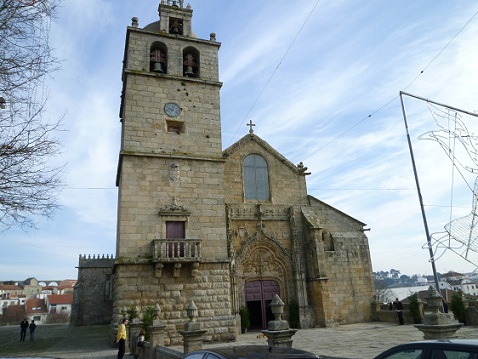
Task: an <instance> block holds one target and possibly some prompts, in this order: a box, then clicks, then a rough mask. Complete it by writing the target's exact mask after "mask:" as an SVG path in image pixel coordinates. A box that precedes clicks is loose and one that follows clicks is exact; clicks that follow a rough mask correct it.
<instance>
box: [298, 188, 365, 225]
mask: <svg viewBox="0 0 478 359" xmlns="http://www.w3.org/2000/svg"><path fill="white" fill-rule="evenodd" d="M307 198H308V199H309V204H310V205H311V206H312V207H311V211H309V212H308V213H304V215H305V216H306V218H307V220H308V221H309V222H310V223H311V225H313V227H314V228H320V227H321V225H320V222H319V221H318V220H317V219H316V218H315V219H314V217H313V216H315V212H314V211H313V207H314V202H315V206H316V205H317V204H320V205H321V206H324V207H326V208H328V209H330V210H332V211H334V212H337V213H339V214H341V215H342V216H345V217H347V218H349V219H351V220H352V221H355V222H357V223H358V224H360V225H361V226H362V227H363V226H366V225H367V224H366V223H363V222H362V221H359V220H358V219H356V218H354V217H352V216H350V215H348V214H347V213H345V212H342V211H341V210H339V209H337V208H335V207H332V206H331V205H330V204H327V203H325V202H323V201H321V200H320V199H317V198H315V197H314V196H311V195H310V194H309V195H307ZM302 212H304V210H302Z"/></svg>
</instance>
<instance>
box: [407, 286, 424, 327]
mask: <svg viewBox="0 0 478 359" xmlns="http://www.w3.org/2000/svg"><path fill="white" fill-rule="evenodd" d="M408 300H409V302H410V304H409V309H410V314H411V315H412V318H413V321H414V322H415V324H419V323H421V321H422V317H421V314H420V305H419V304H418V294H417V293H416V292H415V293H413V294H412V295H410V296H409V297H408Z"/></svg>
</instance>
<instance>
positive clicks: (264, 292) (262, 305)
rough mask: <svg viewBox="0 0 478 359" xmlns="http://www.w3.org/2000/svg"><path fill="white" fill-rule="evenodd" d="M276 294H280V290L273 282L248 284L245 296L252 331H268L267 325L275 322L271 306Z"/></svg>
mask: <svg viewBox="0 0 478 359" xmlns="http://www.w3.org/2000/svg"><path fill="white" fill-rule="evenodd" d="M274 294H280V288H279V284H277V282H275V281H273V280H255V281H251V282H247V283H246V287H245V296H246V304H247V309H248V310H249V314H250V319H251V327H250V329H252V330H253V329H267V323H268V322H269V321H270V320H274V315H273V314H272V311H271V308H270V305H269V304H270V302H271V300H272V297H274Z"/></svg>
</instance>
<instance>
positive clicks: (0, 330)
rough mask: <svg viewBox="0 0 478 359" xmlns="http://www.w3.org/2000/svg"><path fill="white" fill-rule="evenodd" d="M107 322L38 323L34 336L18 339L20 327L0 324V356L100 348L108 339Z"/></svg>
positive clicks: (34, 354) (39, 354) (45, 353)
mask: <svg viewBox="0 0 478 359" xmlns="http://www.w3.org/2000/svg"><path fill="white" fill-rule="evenodd" d="M109 328H110V327H109V326H108V325H98V326H89V327H70V326H69V325H68V324H45V325H38V326H37V328H36V330H35V340H34V341H33V342H32V341H30V333H29V332H28V330H27V336H26V339H25V341H24V342H20V327H19V326H5V327H0V353H1V354H0V357H1V356H6V355H9V356H13V357H25V356H48V353H49V352H58V351H64V352H75V351H81V350H83V349H84V348H85V347H88V348H101V347H102V346H103V347H104V345H105V342H107V341H108V331H109Z"/></svg>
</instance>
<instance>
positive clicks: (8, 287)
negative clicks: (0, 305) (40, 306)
mask: <svg viewBox="0 0 478 359" xmlns="http://www.w3.org/2000/svg"><path fill="white" fill-rule="evenodd" d="M0 290H23V289H22V288H20V287H19V286H18V285H12V284H3V285H0Z"/></svg>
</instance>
